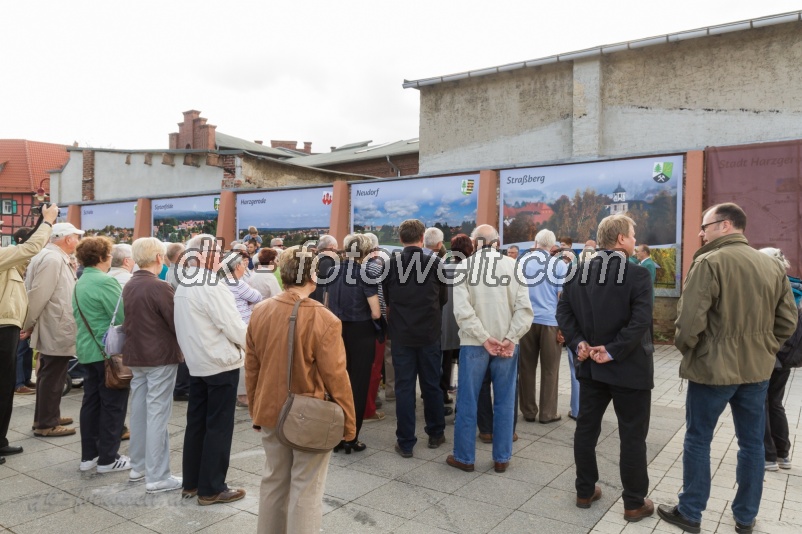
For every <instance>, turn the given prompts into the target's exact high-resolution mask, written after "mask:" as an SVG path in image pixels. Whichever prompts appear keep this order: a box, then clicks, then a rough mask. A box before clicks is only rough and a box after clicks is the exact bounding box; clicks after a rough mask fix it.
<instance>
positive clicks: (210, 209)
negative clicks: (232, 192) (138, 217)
mask: <svg viewBox="0 0 802 534" xmlns="http://www.w3.org/2000/svg"><path fill="white" fill-rule="evenodd" d="M219 207H220V195H203V196H197V197H177V198H159V199H154V200H152V201H151V209H150V212H151V214H152V215H153V223H152V225H151V226H152V227H153V237H156V238H158V239H160V240H162V241H165V242H169V243H184V242H186V241H187V240H188V239H189V238H191V237H192V236H194V235H197V234H211V235H217V210H218V208H219Z"/></svg>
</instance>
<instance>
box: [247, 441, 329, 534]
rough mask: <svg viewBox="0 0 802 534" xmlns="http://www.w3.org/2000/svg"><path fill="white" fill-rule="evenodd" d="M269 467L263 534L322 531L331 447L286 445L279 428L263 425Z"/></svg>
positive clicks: (262, 511) (263, 488)
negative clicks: (318, 449) (320, 450)
mask: <svg viewBox="0 0 802 534" xmlns="http://www.w3.org/2000/svg"><path fill="white" fill-rule="evenodd" d="M262 446H263V447H264V449H265V471H264V474H263V475H262V486H261V489H260V491H259V522H258V527H257V532H258V533H259V534H282V533H287V534H305V533H307V532H314V533H317V532H320V523H321V521H322V519H323V490H324V489H325V485H326V474H327V473H328V470H329V458H330V457H331V451H327V452H325V453H321V454H314V453H310V452H302V451H296V450H294V449H291V448H289V447H286V446H285V445H282V444H281V442H279V440H278V438H277V437H276V429H274V428H263V429H262Z"/></svg>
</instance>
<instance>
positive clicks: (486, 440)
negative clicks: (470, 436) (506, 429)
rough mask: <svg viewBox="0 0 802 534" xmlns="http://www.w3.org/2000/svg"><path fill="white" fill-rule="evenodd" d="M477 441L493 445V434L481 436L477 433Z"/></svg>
mask: <svg viewBox="0 0 802 534" xmlns="http://www.w3.org/2000/svg"><path fill="white" fill-rule="evenodd" d="M479 441H481V442H482V443H493V434H482V433H481V432H480V433H479Z"/></svg>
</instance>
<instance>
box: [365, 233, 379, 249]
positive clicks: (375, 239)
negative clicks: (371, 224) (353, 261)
mask: <svg viewBox="0 0 802 534" xmlns="http://www.w3.org/2000/svg"><path fill="white" fill-rule="evenodd" d="M363 235H364V236H365V237H367V238H368V239H370V244H371V246H373V248H379V238H378V237H377V236H376V234H374V233H372V232H365V233H364V234H363Z"/></svg>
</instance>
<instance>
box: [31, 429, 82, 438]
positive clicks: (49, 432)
mask: <svg viewBox="0 0 802 534" xmlns="http://www.w3.org/2000/svg"><path fill="white" fill-rule="evenodd" d="M73 434H75V429H74V428H66V427H63V426H55V427H53V428H38V429H36V430H34V431H33V435H34V436H38V437H40V438H56V437H59V436H72V435H73Z"/></svg>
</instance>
